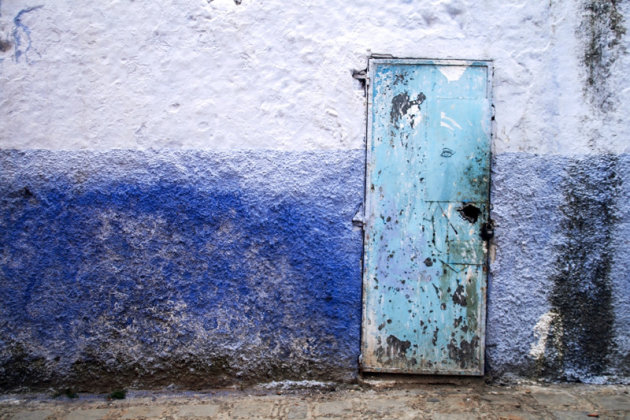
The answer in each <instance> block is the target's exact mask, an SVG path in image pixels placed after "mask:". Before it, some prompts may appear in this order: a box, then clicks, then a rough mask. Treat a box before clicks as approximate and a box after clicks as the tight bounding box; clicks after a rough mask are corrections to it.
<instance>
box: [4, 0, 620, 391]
mask: <svg viewBox="0 0 630 420" xmlns="http://www.w3.org/2000/svg"><path fill="white" fill-rule="evenodd" d="M629 12H630V3H628V2H625V1H612V0H610V1H587V0H580V1H578V0H573V1H564V2H556V1H550V2H528V1H490V0H489V1H478V0H477V1H473V0H470V1H454V0H453V1H412V0H403V1H390V2H386V3H382V2H377V1H364V2H359V3H356V2H355V3H352V2H350V3H340V2H333V1H326V0H321V1H316V2H306V1H294V2H282V1H279V0H269V1H264V2H258V1H252V0H243V1H242V2H241V1H236V2H235V1H232V0H214V1H212V0H198V1H193V0H182V1H170V2H160V3H156V2H144V1H131V0H130V1H127V0H124V1H104V2H98V3H94V2H83V1H79V2H77V1H61V0H60V1H57V0H56V1H46V0H42V1H39V2H31V1H25V0H15V1H10V2H8V1H2V2H0V112H1V115H3V118H1V119H0V191H1V193H2V196H1V197H0V200H1V203H2V204H1V207H0V246H1V247H2V248H1V252H0V266H1V269H0V297H1V299H2V301H3V302H5V304H4V306H3V307H2V309H1V310H0V326H1V327H0V328H1V329H2V334H0V373H1V375H0V376H1V377H2V378H5V379H4V382H2V383H1V384H0V386H2V388H16V387H20V386H27V387H29V386H30V387H34V386H35V387H36V386H50V385H59V384H79V385H80V386H84V387H87V388H89V387H92V388H93V387H95V386H97V385H95V380H97V379H98V381H100V382H99V383H98V384H99V385H98V386H102V387H105V388H106V387H108V386H110V385H121V386H129V385H135V386H160V385H168V384H170V383H176V384H178V385H181V386H188V387H192V386H206V385H208V384H225V383H231V382H234V381H236V380H240V381H244V380H249V381H262V380H266V379H304V378H308V379H313V378H315V379H334V380H350V379H352V378H353V377H354V376H355V375H356V374H357V358H358V355H359V354H358V352H359V335H360V300H361V292H360V288H361V272H360V258H361V232H360V230H359V229H358V228H356V227H353V226H352V217H353V215H354V214H355V212H356V211H357V210H358V209H359V206H360V204H361V203H362V201H363V180H364V168H363V150H364V147H365V108H366V103H365V95H364V90H363V87H362V86H361V84H360V83H359V82H358V81H357V80H355V79H353V78H352V72H353V70H361V69H364V68H365V66H366V62H367V57H368V56H369V55H370V54H374V53H386V54H391V55H393V56H398V57H428V58H467V59H489V60H493V61H494V68H495V73H494V78H493V98H494V99H493V102H494V107H495V119H494V125H495V127H494V138H493V144H492V148H493V186H492V203H493V207H494V208H493V214H492V217H493V218H494V219H495V221H496V228H497V229H496V238H495V239H494V241H493V246H492V254H493V255H492V259H491V264H490V269H491V274H490V280H489V290H488V317H487V352H486V360H487V365H488V371H487V374H488V375H490V376H493V377H499V378H503V379H511V378H519V377H529V378H543V379H553V380H582V381H590V382H606V381H611V382H627V381H628V378H629V377H630V371H629V369H630V368H629V366H630V362H629V360H630V359H629V357H630V356H629V355H630V333H629V331H630V304H629V303H628V302H630V296H629V295H628V290H630V273H629V272H628V268H627V267H628V266H629V262H630V255H629V253H628V249H630V247H629V246H628V240H627V238H628V237H629V234H630V231H629V229H630V228H629V226H630V215H629V212H630V206H628V204H627V203H628V197H629V192H630V191H629V187H628V185H630V184H629V182H630V179H629V177H630V167H629V158H628V156H629V155H628V154H629V153H630V141H628V137H627V134H626V133H627V132H629V131H630V120H628V118H627V117H626V116H625V112H624V110H625V109H626V108H627V106H628V105H629V104H630V88H629V87H628V86H630V80H629V78H630V76H629V75H630V71H629V70H630V58H629V57H628V54H627V52H626V50H627V47H628V35H627V34H626V29H625V28H626V26H627V19H626V18H625V16H628V13H629ZM594 355H598V356H597V357H595V356H594ZM191 369H192V370H191ZM10 372H13V373H12V374H9V373H10ZM169 372H170V373H169ZM184 373H186V375H184ZM184 376H186V377H187V378H189V379H187V380H185V379H183V378H184Z"/></svg>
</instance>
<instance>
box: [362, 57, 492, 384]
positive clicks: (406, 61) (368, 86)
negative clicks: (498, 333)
mask: <svg viewBox="0 0 630 420" xmlns="http://www.w3.org/2000/svg"><path fill="white" fill-rule="evenodd" d="M376 63H378V64H397V65H401V64H402V65H442V66H448V65H452V66H462V65H465V66H476V67H485V68H487V72H486V75H487V81H486V96H487V98H488V102H489V104H490V105H489V106H490V111H491V114H490V116H491V121H490V139H489V145H490V150H489V151H488V152H489V156H488V160H489V161H488V218H489V220H488V221H490V220H491V218H490V216H491V212H492V211H491V210H492V204H491V203H492V200H491V185H492V177H491V174H492V156H493V153H492V152H493V149H494V138H495V121H494V101H493V97H492V80H493V75H494V63H493V61H492V60H488V59H485V60H471V59H429V58H397V57H393V56H387V57H376V56H370V57H368V66H367V71H366V77H365V90H366V95H365V97H366V138H365V168H364V170H365V184H364V190H363V215H362V220H361V221H362V241H363V249H362V255H361V301H362V302H361V334H360V339H361V342H360V354H359V371H360V372H370V373H403V374H411V375H462V376H483V375H484V373H485V350H486V346H485V341H486V319H487V311H488V305H487V301H488V299H487V294H488V278H489V276H490V261H489V257H490V240H486V246H487V247H488V252H487V254H486V260H485V261H484V266H483V268H484V269H483V272H484V273H485V276H483V278H482V280H481V281H482V285H481V288H482V290H483V300H482V304H483V310H482V311H481V314H480V315H481V318H480V319H479V328H480V343H479V345H480V346H481V349H482V350H483V351H482V352H481V360H480V364H479V370H478V371H477V370H474V371H473V370H451V371H439V372H437V371H435V372H407V371H405V370H403V369H399V368H377V367H370V368H369V370H364V366H363V354H364V353H365V350H366V348H365V346H366V340H365V337H364V334H365V331H366V326H367V322H368V319H367V290H366V287H367V284H368V282H367V279H366V275H367V270H366V269H365V255H366V247H367V241H366V240H365V234H366V224H367V222H368V221H367V215H369V214H371V212H370V210H371V209H370V208H369V207H368V206H369V201H368V196H367V194H368V191H369V189H368V188H369V187H368V186H369V185H370V182H371V177H370V175H371V171H370V167H369V165H370V162H371V157H372V154H371V152H370V144H371V139H372V123H373V118H372V112H371V111H372V103H373V97H372V96H373V95H372V80H374V72H375V68H376V66H374V65H373V64H376Z"/></svg>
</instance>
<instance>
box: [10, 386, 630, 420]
mask: <svg viewBox="0 0 630 420" xmlns="http://www.w3.org/2000/svg"><path fill="white" fill-rule="evenodd" d="M629 391H630V386H622V385H616V386H612V385H583V384H571V385H539V384H538V385H533V384H529V385H512V386H499V385H487V384H484V383H482V382H479V383H474V382H472V383H459V384H457V383H456V384H447V383H442V384H429V383H415V384H414V383H411V384H410V383H398V382H396V381H391V382H388V381H380V382H378V381H377V382H370V381H365V382H362V383H361V384H359V385H344V386H338V385H335V384H325V383H316V382H297V383H272V384H268V385H266V386H259V387H255V388H251V389H247V390H214V391H208V392H177V391H173V390H171V391H168V390H166V391H161V392H155V391H127V392H126V395H125V398H124V399H116V398H111V397H108V396H107V395H94V394H90V395H85V394H78V395H74V394H73V392H72V391H71V390H68V391H64V392H61V393H60V392H57V395H56V396H55V395H53V393H52V391H51V393H49V394H4V395H0V419H23V420H38V419H67V420H70V419H82V420H90V419H203V418H207V419H215V418H216V419H253V418H265V419H313V418H343V419H475V418H480V419H481V418H482V419H553V418H556V419H589V418H600V419H629V420H630V393H629ZM114 396H118V397H122V395H120V393H119V395H114Z"/></svg>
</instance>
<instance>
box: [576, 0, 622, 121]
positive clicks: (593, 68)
mask: <svg viewBox="0 0 630 420" xmlns="http://www.w3.org/2000/svg"><path fill="white" fill-rule="evenodd" d="M620 3H621V1H620V0H588V1H586V2H585V3H584V4H583V16H582V23H581V25H580V27H579V32H580V35H581V36H582V37H583V39H584V45H585V50H584V55H583V61H584V65H585V67H586V70H587V79H586V82H587V83H586V93H587V95H588V97H589V98H590V100H591V102H592V104H593V105H594V106H595V107H596V108H597V109H599V110H601V111H603V112H607V111H610V110H613V109H614V107H615V102H614V96H613V95H614V92H613V91H612V90H611V89H610V87H609V85H608V78H609V77H610V76H611V69H612V66H613V64H614V63H615V61H616V60H617V59H618V58H619V55H620V54H623V53H625V52H626V47H625V45H624V43H623V42H622V41H623V37H624V35H625V33H626V28H625V27H624V16H623V15H622V14H621V12H620V10H619V4H620Z"/></svg>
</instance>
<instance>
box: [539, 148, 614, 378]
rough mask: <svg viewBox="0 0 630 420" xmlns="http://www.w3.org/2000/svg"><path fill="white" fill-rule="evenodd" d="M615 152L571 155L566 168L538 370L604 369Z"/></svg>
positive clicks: (575, 372)
mask: <svg viewBox="0 0 630 420" xmlns="http://www.w3.org/2000/svg"><path fill="white" fill-rule="evenodd" d="M616 166H617V157H616V156H614V155H601V156H593V157H588V158H583V159H580V160H574V161H572V162H570V163H569V166H568V167H567V169H566V178H565V180H564V185H563V186H562V188H563V190H564V203H563V204H562V206H561V208H560V213H561V215H562V217H563V220H562V221H561V223H560V231H561V232H560V234H561V237H562V239H561V242H560V243H559V244H558V245H557V246H556V247H555V255H556V256H555V273H554V274H553V275H552V276H551V278H550V280H551V284H552V287H553V288H552V291H551V293H550V304H551V308H552V310H551V312H550V314H551V315H552V316H551V317H550V324H551V325H550V328H548V331H547V337H546V343H547V346H546V349H545V351H544V356H543V357H542V358H541V359H539V362H540V365H539V373H541V374H542V375H543V376H544V377H548V378H551V379H561V380H569V381H571V380H582V379H584V378H589V377H593V376H599V375H603V374H605V373H606V369H607V364H608V360H607V357H608V356H609V355H611V354H612V352H613V350H614V341H613V340H614V332H613V324H614V321H615V312H614V307H613V298H612V281H611V278H610V273H611V268H612V264H613V253H614V247H613V244H612V238H613V237H614V234H615V231H616V229H617V227H616V223H617V216H616V200H617V198H618V195H619V191H620V185H621V181H620V177H619V176H618V174H617V173H616Z"/></svg>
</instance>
